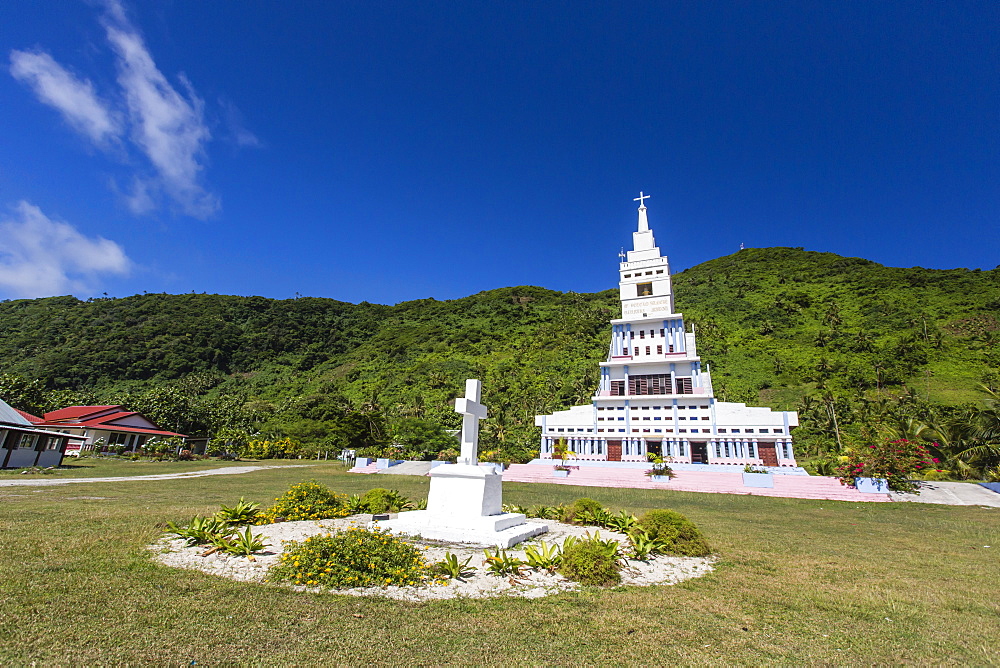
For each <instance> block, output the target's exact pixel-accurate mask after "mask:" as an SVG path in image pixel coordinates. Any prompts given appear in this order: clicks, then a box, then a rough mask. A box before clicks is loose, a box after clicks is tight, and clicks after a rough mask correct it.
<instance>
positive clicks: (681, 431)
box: [677, 429, 688, 434]
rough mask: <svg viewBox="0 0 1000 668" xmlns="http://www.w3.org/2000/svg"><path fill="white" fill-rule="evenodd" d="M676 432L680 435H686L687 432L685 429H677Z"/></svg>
mask: <svg viewBox="0 0 1000 668" xmlns="http://www.w3.org/2000/svg"><path fill="white" fill-rule="evenodd" d="M677 431H678V433H681V434H686V433H688V430H687V429H678V430H677Z"/></svg>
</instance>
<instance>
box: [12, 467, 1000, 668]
mask: <svg viewBox="0 0 1000 668" xmlns="http://www.w3.org/2000/svg"><path fill="white" fill-rule="evenodd" d="M309 478H313V479H316V480H319V481H320V482H323V483H325V484H328V485H330V486H331V487H333V488H334V489H337V490H339V491H343V492H349V493H357V492H361V491H364V490H366V489H368V488H370V487H373V486H376V485H379V484H381V485H387V486H392V487H394V488H396V489H398V490H399V491H400V492H402V493H403V494H405V495H407V496H410V497H411V498H416V497H420V496H423V495H425V494H426V489H427V479H426V478H416V477H407V476H393V477H383V476H377V477H376V476H360V475H349V474H346V473H344V472H343V469H342V468H339V467H336V466H334V465H332V464H325V463H324V464H320V465H317V466H315V467H314V468H311V469H299V468H296V469H288V468H284V469H272V470H266V471H258V472H254V473H249V474H245V475H235V476H223V477H207V478H194V479H187V480H169V481H155V482H120V483H80V484H76V485H72V486H59V487H40V488H31V487H16V488H0V541H2V542H0V573H3V577H0V638H2V639H3V640H2V641H0V662H3V663H4V664H15V665H25V664H29V663H31V662H38V663H40V664H42V665H59V664H107V663H116V664H119V663H131V664H148V663H156V664H170V665H181V664H189V663H190V662H192V661H196V662H197V663H198V664H199V665H216V664H263V665H283V664H298V665H309V664H320V663H323V664H331V663H339V664H355V665H356V664H363V663H377V664H390V665H439V664H444V663H459V664H482V663H499V664H514V663H517V664H525V663H526V664H548V665H571V664H586V665H595V664H609V663H610V664H634V665H651V664H666V663H680V664H710V663H711V664H718V663H737V664H758V663H795V664H803V663H806V664H816V663H827V664H830V663H832V664H874V663H886V664H890V663H891V664H900V663H958V664H973V665H986V664H992V663H998V662H1000V643H998V641H997V638H1000V597H998V594H997V590H996V582H997V581H998V580H1000V559H998V558H997V557H998V553H1000V510H996V509H983V508H972V507H947V506H932V505H922V504H914V503H900V504H892V503H872V504H854V503H842V502H831V501H807V500H796V499H779V498H767V497H752V496H727V495H715V494H693V493H682V492H670V491H659V490H654V491H651V490H634V489H621V490H616V489H607V490H599V489H595V488H574V487H568V486H554V485H553V486H550V485H538V484H536V485H529V484H517V483H511V484H508V485H505V486H504V490H505V500H506V501H508V502H511V503H518V504H535V503H545V504H550V505H551V504H554V503H557V502H561V501H569V500H572V499H573V498H576V497H577V496H590V497H592V498H595V499H597V500H599V501H601V502H603V503H604V504H606V505H608V506H610V507H612V508H627V509H629V510H631V511H633V512H635V513H637V514H638V513H641V512H643V511H644V510H646V509H649V508H659V507H669V508H674V509H676V510H679V511H680V512H683V513H685V514H687V515H688V516H689V517H690V518H692V519H693V520H695V521H696V522H697V523H698V524H699V525H700V526H701V527H702V528H703V530H704V532H705V533H706V535H707V537H708V539H709V540H710V542H711V544H712V545H713V547H714V548H715V549H716V551H717V553H718V555H719V557H720V562H719V564H718V568H717V570H716V572H715V573H713V574H711V575H709V576H708V577H705V578H701V579H698V580H694V581H690V582H687V583H684V584H682V585H678V586H674V587H651V588H626V587H622V588H616V589H611V590H596V589H588V590H584V591H580V592H576V593H567V594H561V595H558V596H553V597H549V598H545V599H540V600H534V601H525V600H452V601H442V602H431V603H420V604H416V603H404V602H397V601H389V600H382V599H366V598H353V597H345V596H338V595H333V594H321V595H315V594H299V593H295V592H292V591H290V590H286V589H283V588H280V587H275V586H264V585H256V584H242V583H238V582H232V581H228V580H224V579H220V578H215V577H212V576H209V575H205V574H202V573H199V572H194V571H181V570H175V569H170V568H166V567H162V566H159V565H156V564H154V563H153V562H152V561H151V560H150V557H149V555H148V553H147V551H146V548H145V546H146V545H147V544H148V543H150V542H152V541H153V540H155V539H156V538H157V537H158V536H159V535H160V531H161V529H160V528H159V527H160V526H162V523H163V522H165V521H167V520H174V521H182V520H187V519H188V518H190V516H191V515H193V514H195V513H208V512H212V511H214V510H215V509H216V508H217V507H218V505H219V504H220V503H227V504H229V503H232V502H233V501H235V500H236V499H238V498H239V497H240V496H241V495H242V496H246V497H247V498H248V499H251V500H254V501H259V502H262V503H267V502H269V501H270V500H271V499H273V498H274V497H275V496H277V495H278V494H279V493H281V492H283V491H284V490H285V489H287V488H288V486H289V485H291V484H293V483H295V482H299V481H300V480H303V479H309ZM88 497H89V498H88ZM93 497H99V498H93ZM987 545H989V546H992V547H984V546H987Z"/></svg>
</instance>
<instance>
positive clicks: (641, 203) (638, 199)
mask: <svg viewBox="0 0 1000 668" xmlns="http://www.w3.org/2000/svg"><path fill="white" fill-rule="evenodd" d="M649 198H650V195H643V194H642V191H641V190H640V191H639V196H638V197H633V198H632V201H633V202H638V203H639V208H640V209H645V208H646V202H644V201H643V200H647V199H649Z"/></svg>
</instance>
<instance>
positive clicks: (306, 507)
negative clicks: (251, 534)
mask: <svg viewBox="0 0 1000 668" xmlns="http://www.w3.org/2000/svg"><path fill="white" fill-rule="evenodd" d="M347 501H348V497H347V495H346V494H338V493H337V492H334V491H333V490H332V489H330V488H329V487H326V486H325V485H321V484H319V483H318V482H315V481H312V480H310V481H308V482H300V483H298V484H296V485H292V486H291V488H289V490H288V491H287V492H285V493H284V494H282V495H281V496H279V497H278V498H277V499H275V500H274V505H273V506H271V507H270V508H268V509H267V510H265V511H264V512H262V513H261V514H260V515H258V516H257V517H258V519H257V524H273V523H274V522H296V521H300V520H325V519H330V518H334V517H347V516H348V515H350V514H351V513H350V510H349V509H348V507H347Z"/></svg>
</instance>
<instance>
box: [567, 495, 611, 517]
mask: <svg viewBox="0 0 1000 668" xmlns="http://www.w3.org/2000/svg"><path fill="white" fill-rule="evenodd" d="M601 510H604V507H603V506H602V505H601V504H600V503H598V502H597V501H594V500H593V499H588V498H587V497H583V498H580V499H577V500H576V501H574V502H573V503H571V504H570V505H569V506H567V507H566V508H565V509H564V510H563V514H562V521H563V522H567V523H570V524H579V521H578V520H577V515H579V514H581V513H584V512H586V513H590V514H591V516H593V513H595V512H598V511H601Z"/></svg>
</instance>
